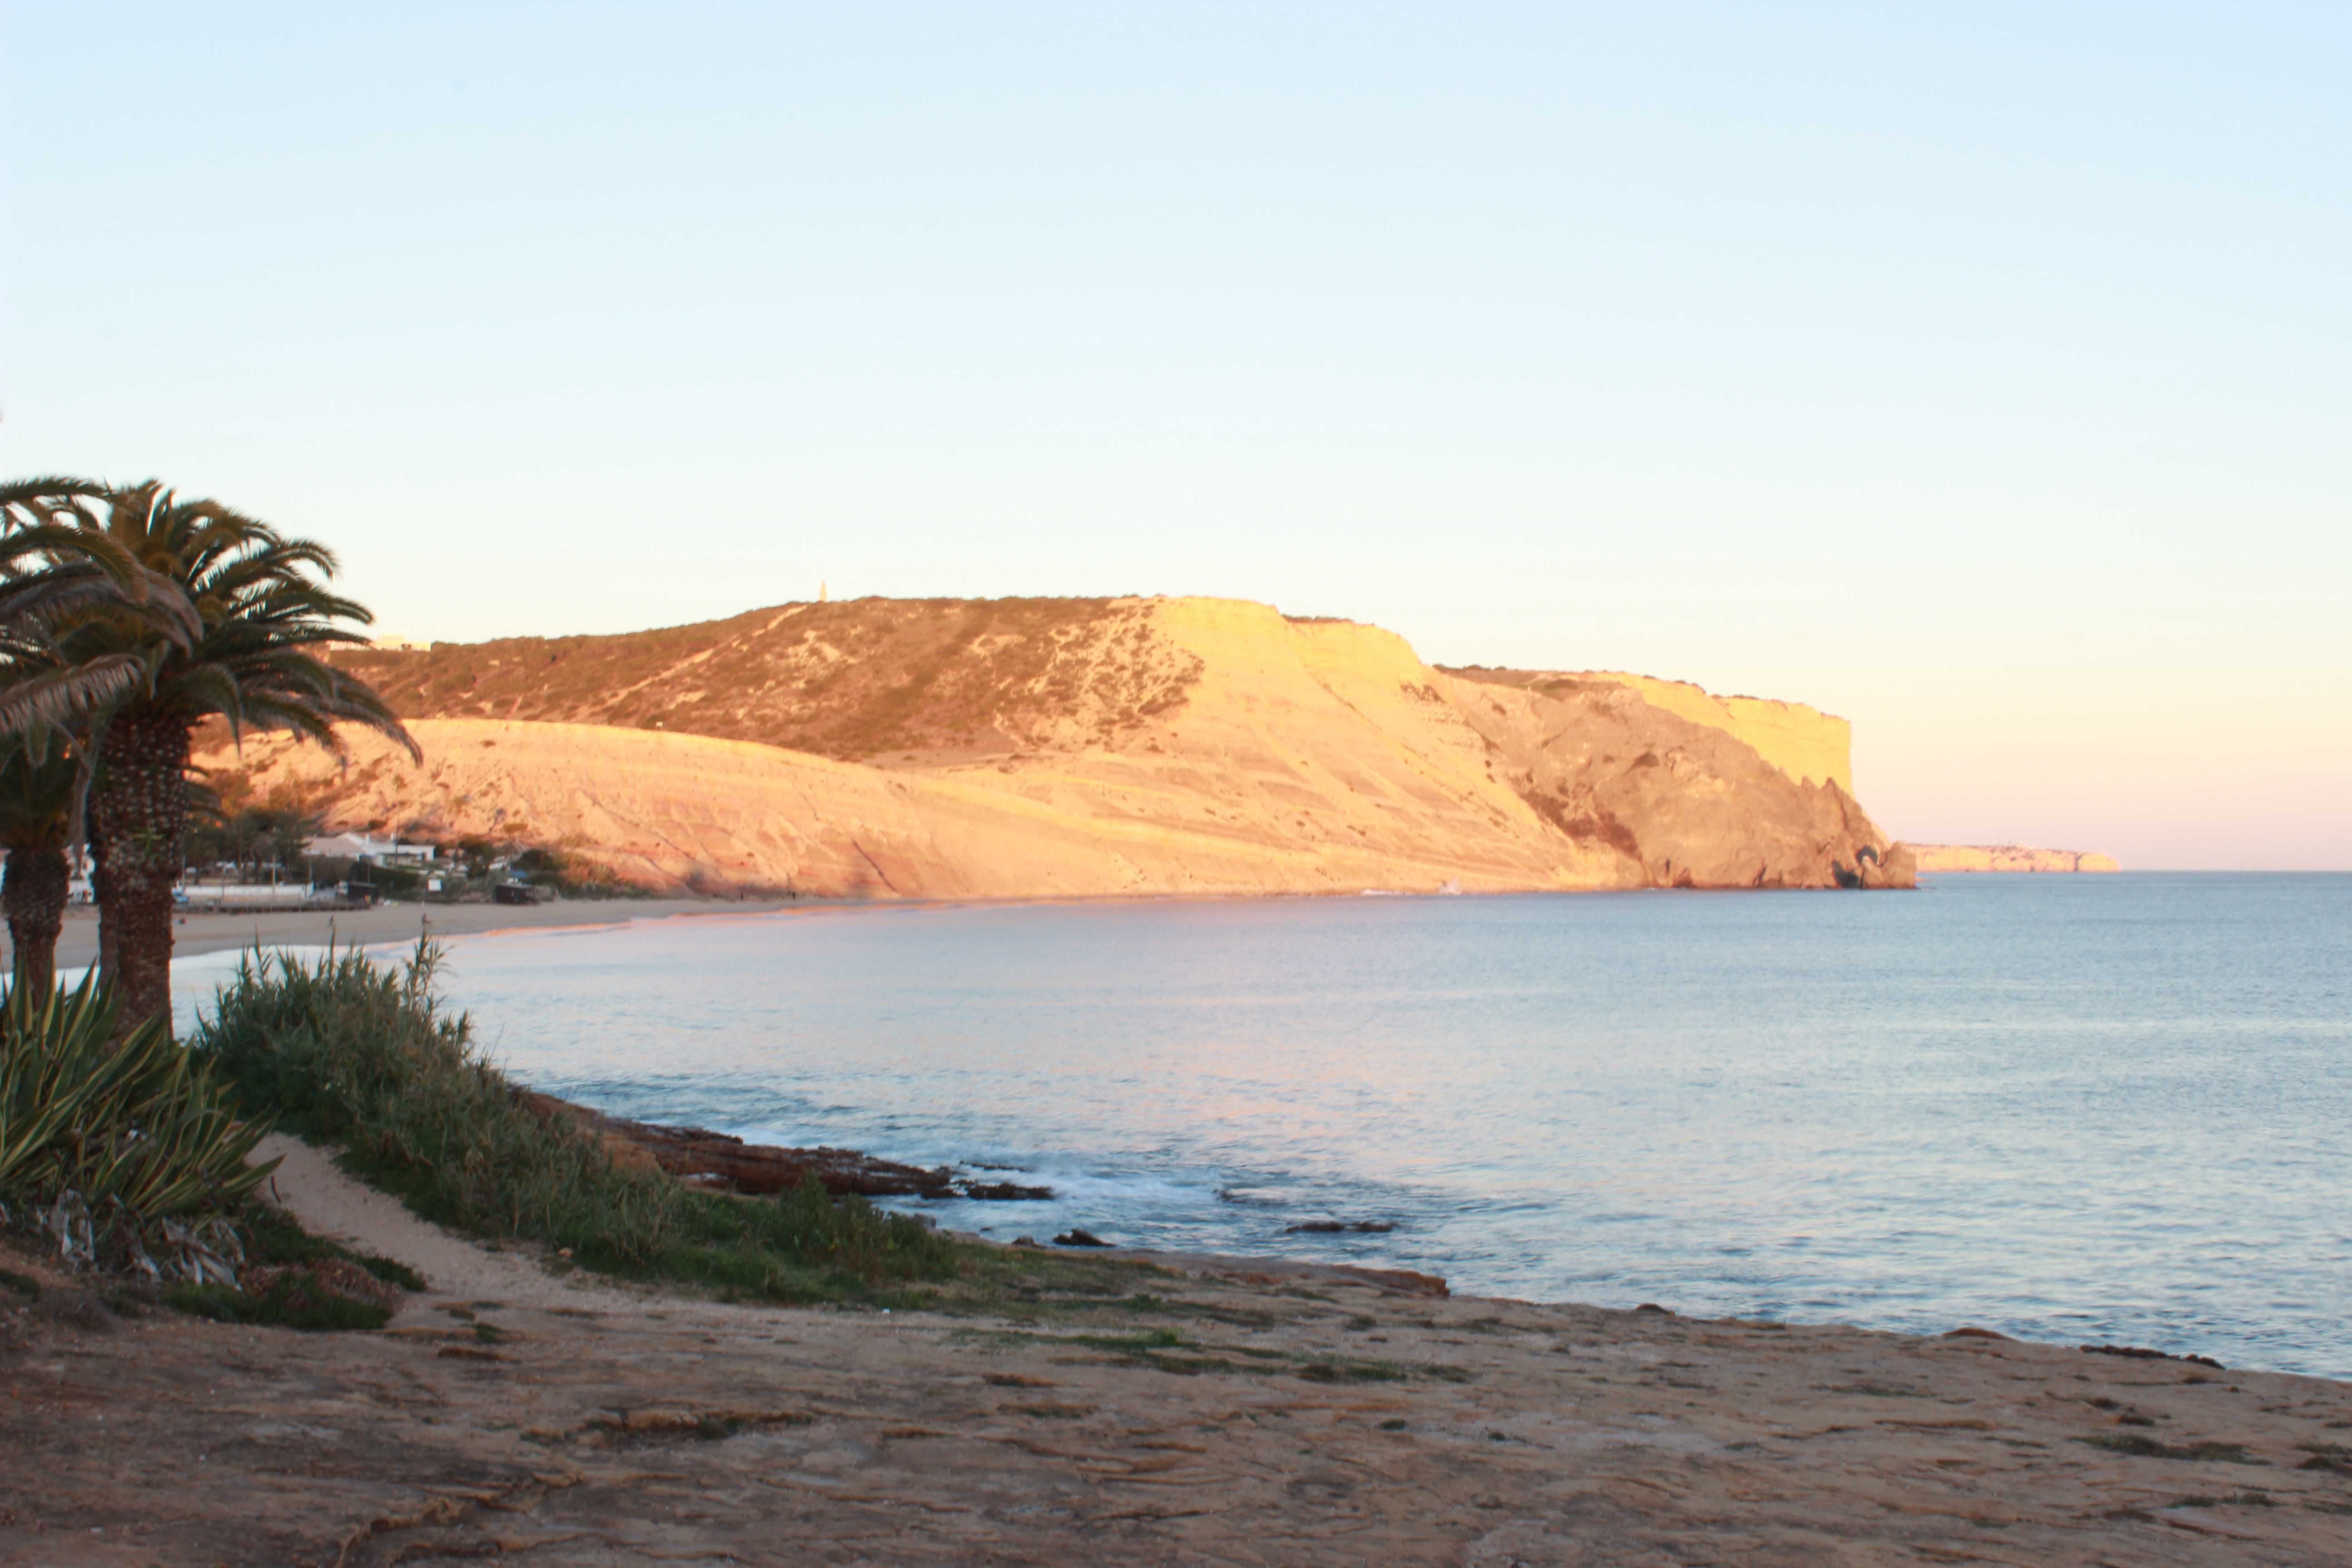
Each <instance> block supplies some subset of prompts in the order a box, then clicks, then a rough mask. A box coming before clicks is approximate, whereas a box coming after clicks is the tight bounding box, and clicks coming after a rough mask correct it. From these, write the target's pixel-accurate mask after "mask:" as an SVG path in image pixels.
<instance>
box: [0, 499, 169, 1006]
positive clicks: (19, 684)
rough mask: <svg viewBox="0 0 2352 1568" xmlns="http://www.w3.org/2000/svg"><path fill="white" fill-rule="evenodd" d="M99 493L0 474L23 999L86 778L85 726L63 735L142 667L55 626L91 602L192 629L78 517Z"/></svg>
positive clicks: (6, 722) (1, 731) (144, 573)
mask: <svg viewBox="0 0 2352 1568" xmlns="http://www.w3.org/2000/svg"><path fill="white" fill-rule="evenodd" d="M103 492H104V487H102V486H100V485H98V484H97V483H95V482H94V481H91V480H88V479H21V480H16V481H13V482H10V483H5V484H0V848H5V850H6V851H7V857H8V860H7V870H6V872H5V875H0V911H5V915H6V918H7V921H8V937H9V947H10V951H11V952H12V953H13V954H14V958H15V963H16V971H17V976H18V978H17V983H16V989H17V990H18V991H19V992H21V993H22V994H25V995H26V997H27V998H28V999H29V1000H31V1001H33V1002H36V1003H37V1002H40V1001H42V1000H44V999H45V998H46V997H47V994H48V993H49V989H50V986H51V984H52V982H53V981H54V979H55V976H56V964H57V944H58V932H59V931H61V930H62V929H63V926H64V923H65V911H66V901H67V897H68V889H69V886H70V883H71V872H70V870H69V868H68V861H67V856H66V848H67V845H68V842H78V841H79V838H80V834H79V826H80V823H81V812H80V805H81V801H82V798H83V795H85V793H86V792H87V789H88V785H89V758H90V752H89V743H88V737H87V734H86V733H85V734H82V735H80V736H79V743H77V739H78V737H77V733H76V731H77V730H78V729H80V728H82V727H84V726H86V725H87V723H88V721H89V719H90V718H91V717H92V716H93V715H94V714H95V713H96V712H97V711H98V710H100V709H101V708H102V707H104V706H105V705H106V704H107V703H109V702H110V701H113V700H118V699H120V698H122V697H124V696H126V695H128V694H129V693H131V691H132V690H133V689H136V688H137V687H138V685H139V684H140V683H141V681H142V679H145V676H146V672H147V664H146V661H145V660H144V659H143V658H140V657H139V656H138V655H136V654H133V653H129V652H117V653H111V654H105V653H101V654H100V655H98V656H96V657H93V658H89V659H87V660H84V661H79V662H77V661H75V660H73V659H70V658H67V657H65V656H64V655H63V654H61V653H60V651H59V649H58V646H57V642H56V634H57V631H58V628H59V627H60V626H66V625H69V624H71V623H73V622H74V621H75V620H76V619H77V617H79V616H83V615H86V614H88V613H89V612H91V611H92V610H95V609H99V608H104V609H107V610H109V611H111V612H114V613H116V614H119V615H121V616H123V617H125V618H126V620H127V621H131V622H139V623H142V624H144V625H146V626H148V627H149V629H150V630H151V631H152V632H153V633H154V634H155V635H157V636H158V637H161V638H162V639H163V641H164V642H166V643H170V644H174V645H177V646H181V647H184V646H186V645H187V644H188V643H189V642H190V641H191V640H192V639H193V637H194V633H195V630H196V617H195V611H194V606H192V605H189V603H188V602H187V599H186V597H185V596H184V595H183V594H181V592H180V591H179V589H178V587H177V586H176V585H174V584H172V583H171V582H170V581H169V580H168V579H164V578H162V577H158V576H156V575H155V574H152V573H151V572H149V571H148V570H147V569H146V568H145V567H143V566H142V565H141V564H140V563H137V562H134V561H133V560H131V557H130V556H128V555H127V554H125V553H124V552H122V550H121V548H120V547H119V546H118V545H117V544H116V543H115V542H114V541H113V540H112V539H111V538H110V537H109V536H107V535H106V534H104V533H103V532H100V531H96V530H95V529H94V528H93V527H92V526H91V525H92V524H94V523H95V521H96V520H97V519H96V510H95V507H94V504H93V503H94V502H95V501H96V500H99V499H100V497H101V496H102V495H103Z"/></svg>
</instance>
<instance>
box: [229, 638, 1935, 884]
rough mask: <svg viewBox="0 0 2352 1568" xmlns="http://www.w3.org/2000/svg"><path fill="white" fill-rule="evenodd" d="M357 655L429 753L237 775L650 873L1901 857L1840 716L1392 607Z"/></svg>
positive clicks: (954, 876) (1601, 874)
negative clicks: (1449, 647)
mask: <svg viewBox="0 0 2352 1568" xmlns="http://www.w3.org/2000/svg"><path fill="white" fill-rule="evenodd" d="M352 663H353V665H354V667H355V668H358V669H359V670H360V671H361V672H362V673H363V674H365V675H367V676H368V677H369V679H372V680H374V681H375V682H377V683H378V684H379V686H380V687H381V689H383V691H384V692H385V694H386V696H387V697H388V698H390V699H391V700H393V701H394V704H395V705H396V706H398V707H399V708H400V709H401V710H402V711H403V713H404V715H405V716H407V717H408V718H409V721H410V725H411V728H412V729H413V731H415V735H416V737H417V739H418V741H419V742H421V743H422V744H423V746H424V747H425V763H424V764H423V766H422V767H421V768H416V767H411V766H410V765H409V764H408V763H406V762H405V760H404V758H402V757H400V756H398V755H397V754H395V753H394V752H392V751H390V750H389V749H388V748H386V747H384V746H383V745H381V744H378V743H376V742H373V741H371V740H369V739H368V738H366V737H364V736H352V737H351V738H350V743H351V747H352V762H351V763H350V765H349V766H348V767H345V766H342V765H341V764H339V763H337V762H335V761H334V760H333V759H331V758H330V757H328V756H327V755H326V754H325V753H323V752H319V751H317V750H315V749H305V748H300V747H297V746H295V745H294V744H293V743H292V742H289V741H286V740H284V739H282V738H280V739H268V738H265V739H261V740H256V741H248V742H247V746H246V748H245V752H244V754H243V757H242V759H239V758H238V757H237V756H236V754H234V753H232V752H227V751H225V750H216V751H215V752H210V753H208V754H207V756H206V759H205V761H206V764H207V765H208V766H211V767H214V768H216V769H221V770H224V771H225V773H226V777H225V779H224V781H223V784H224V787H226V788H229V789H231V790H232V791H233V792H234V791H253V792H259V793H262V794H268V793H271V792H282V791H290V792H292V793H294V794H297V795H305V796H309V797H311V798H313V799H315V800H316V801H317V802H319V803H320V805H322V807H323V808H324V809H325V811H326V813H327V815H328V816H329V819H330V820H331V822H332V823H334V824H336V825H338V826H344V825H356V826H367V825H373V826H379V827H386V828H392V829H395V830H398V831H403V832H407V833H411V834H416V835H422V836H427V837H441V838H447V839H454V838H459V837H488V838H493V839H499V840H505V841H512V842H519V843H529V844H540V845H546V846H550V847H561V848H562V849H564V850H566V851H567V852H569V853H572V854H573V855H576V856H578V857H581V858H584V859H586V860H589V861H592V862H593V863H595V864H598V865H602V866H604V867H606V868H609V869H610V870H611V871H612V872H614V874H616V875H618V876H621V877H623V878H625V879H629V880H631V881H635V882H638V883H641V884H644V885H646V886H649V887H659V888H680V887H687V888H698V889H708V890H722V889H784V888H790V889H795V890H798V891H801V892H804V893H809V894H816V895H823V896H831V897H839V896H863V897H901V898H915V897H1036V896H1074V895H1099V894H1119V893H1188V892H1189V893H1251V892H1346V891H1355V890H1360V889H1439V888H1443V887H1446V886H1449V885H1451V886H1457V887H1459V888H1461V889H1465V890H1470V889H1601V888H1633V887H1652V886H1659V887H1666V886H1691V887H1755V886H1767V887H1770V886H1789V887H1831V886H1836V885H1840V884H1841V882H1853V881H1857V880H1863V881H1868V882H1871V883H1874V884H1875V883H1878V882H1882V881H1885V880H1890V879H1891V880H1895V881H1898V882H1899V881H1901V880H1903V878H1902V877H1901V875H1900V874H1899V873H1895V871H1894V870H1893V868H1892V867H1891V866H1890V864H1889V861H1888V859H1887V858H1886V852H1887V850H1888V848H1889V847H1888V845H1887V844H1886V842H1885V839H1884V837H1883V836H1881V835H1880V834H1879V832H1878V831H1877V829H1876V828H1875V826H1873V825H1872V824H1871V822H1870V820H1869V818H1868V817H1867V816H1865V815H1864V813H1863V812H1862V810H1861V808H1860V807H1859V806H1858V805H1855V804H1854V802H1853V799H1852V798H1851V796H1850V795H1848V794H1847V793H1846V791H1845V788H1844V785H1843V781H1844V780H1845V779H1846V778H1848V777H1849V776H1850V773H1849V768H1848V763H1847V762H1846V757H1845V743H1844V742H1845V734H1846V730H1845V724H1844V721H1843V720H1838V719H1833V718H1830V717H1828V716H1826V715H1822V714H1818V713H1815V712H1813V711H1812V710H1810V709H1805V708H1801V707H1797V706H1792V705H1789V704H1782V703H1774V702H1766V701H1762V700H1755V699H1734V700H1727V701H1725V700H1717V699H1714V698H1711V697H1709V696H1707V695H1706V693H1704V692H1701V691H1699V690H1698V689H1696V688H1694V687H1686V686H1677V685H1671V684H1669V683H1664V682H1649V681H1645V680H1643V679H1641V678H1635V677H1625V676H1614V675H1612V676H1561V675H1553V674H1548V673H1543V672H1520V671H1476V670H1473V671H1464V672H1459V673H1454V672H1448V671H1444V670H1440V669H1435V668H1431V667H1430V666H1428V665H1426V664H1424V663H1423V661H1422V660H1421V658H1419V656H1418V655H1416V654H1415V653H1414V652H1413V650H1412V647H1410V646H1409V645H1407V644H1406V643H1405V641H1404V640H1403V639H1402V637H1396V636H1395V635H1393V634H1392V633H1389V632H1385V631H1382V630H1381V629H1379V628H1377V627H1373V626H1360V625H1357V624H1355V623H1352V622H1345V621H1298V620H1290V619H1287V618H1286V617H1284V616H1281V615H1279V614H1277V613H1276V611H1274V610H1272V609H1271V608H1269V607H1267V606H1265V605H1255V604H1249V603H1245V602H1243V601H1238V600H1217V599H1123V600H1052V601H1014V602H1011V603H1009V604H1007V603H989V602H972V601H952V600H951V601H925V602H906V601H857V602H855V603H852V604H848V605H787V606H783V607H781V608H779V609H776V610H772V611H761V612H757V613H755V614H753V615H751V616H740V617H737V618H736V619H735V620H732V621H728V622H716V623H711V624H709V625H708V626H689V627H678V628H671V629H669V630H666V631H662V632H652V633H642V634H635V635H633V636H630V637H610V638H574V639H568V640H566V641H565V642H562V643H560V644H550V643H542V642H538V641H535V640H532V639H520V640H518V641H514V642H508V643H493V644H486V645H479V646H477V647H451V646H447V645H444V646H443V647H436V648H435V649H433V650H432V651H431V652H429V653H422V654H420V653H413V652H411V653H389V652H371V653H369V654H367V655H364V656H361V657H358V658H354V659H353V660H352ZM623 720H625V721H628V722H626V723H622V722H616V721H623ZM583 721H586V722H583ZM793 742H798V743H797V744H794V743H793ZM1768 753H1769V754H1768ZM1816 773H1818V774H1820V775H1822V776H1819V777H1816V776H1814V775H1815V774H1816Z"/></svg>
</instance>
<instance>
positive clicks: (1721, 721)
mask: <svg viewBox="0 0 2352 1568" xmlns="http://www.w3.org/2000/svg"><path fill="white" fill-rule="evenodd" d="M1448 673H1449V674H1454V675H1458V676H1461V677H1463V678H1464V679H1469V680H1477V681H1483V682H1486V684H1489V685H1499V686H1522V687H1528V688H1532V689H1537V690H1539V691H1557V690H1559V689H1563V688H1570V689H1576V688H1585V687H1590V686H1592V685H1595V684H1600V685H1609V686H1622V687H1626V688H1629V689H1632V690H1633V691H1634V692H1635V693H1636V694H1638V695H1639V696H1640V697H1641V699H1642V700H1643V701H1645V702H1647V703H1649V704H1650V705H1651V706H1652V707H1654V708H1663V709H1664V710H1666V711H1667V712H1669V713H1672V714H1674V715H1675V717H1677V718H1681V719H1687V720H1689V721H1691V722H1692V723H1694V724H1700V725H1704V726H1705V727H1706V728H1707V729H1710V730H1720V731H1723V732H1724V733H1726V734H1727V735H1729V736H1731V737H1732V739H1734V740H1736V741H1738V742H1740V743H1741V744H1743V745H1746V746H1748V747H1751V748H1752V749H1753V750H1754V751H1755V752H1756V754H1757V755H1758V756H1759V757H1762V758H1763V759H1764V760H1765V761H1766V762H1768V763H1771V764H1772V765H1773V766H1774V767H1776V768H1778V769H1780V771H1781V772H1782V773H1786V774H1788V775H1789V776H1790V778H1792V779H1795V780H1796V781H1797V782H1798V783H1800V784H1835V785H1837V786H1838V788H1840V789H1842V790H1844V791H1845V792H1846V793H1847V794H1849V795H1851V794H1853V725H1852V724H1849V723H1848V722H1846V721H1844V720H1843V719H1841V718H1839V717H1838V716H1837V715H1836V714H1834V713H1824V712H1822V710H1820V709H1818V708H1811V707H1808V706H1807V705H1806V704H1804V703H1802V702H1782V701H1780V700H1777V699H1774V698H1769V697H1717V696H1716V695H1714V694H1713V693H1712V692H1709V691H1706V690H1705V689H1702V688H1700V687H1696V686H1694V685H1692V684H1691V683H1690V682H1689V681H1687V680H1660V679H1657V678H1656V677H1655V676H1649V675H1628V674H1625V673H1624V672H1623V671H1622V670H1614V669H1593V670H1582V671H1579V672H1576V673H1573V674H1570V673H1566V672H1563V671H1559V670H1528V669H1487V668H1469V669H1457V670H1451V671H1448Z"/></svg>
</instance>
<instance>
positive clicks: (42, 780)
mask: <svg viewBox="0 0 2352 1568" xmlns="http://www.w3.org/2000/svg"><path fill="white" fill-rule="evenodd" d="M80 773H81V764H80V762H79V759H78V758H76V757H75V756H74V755H73V754H72V753H71V752H68V750H67V749H66V747H65V746H64V745H63V744H62V743H58V742H54V741H53V740H52V739H51V738H49V737H46V736H42V735H38V734H33V735H23V734H18V735H7V736H0V847H5V849H6V850H7V851H8V868H7V870H6V872H5V874H0V912H5V914H6V916H7V919H8V947H9V951H10V952H12V953H13V954H14V955H15V958H16V987H15V988H16V990H17V991H20V992H22V993H23V994H24V995H25V997H26V1000H27V1001H28V1002H30V1003H32V1004H33V1005H36V1006H37V1005H40V1004H41V1003H43V1002H46V1001H47V999H48V994H49V989H50V987H51V985H52V984H54V983H55V981H56V978H57V968H58V932H59V931H62V930H63V929H64V927H65V918H66V900H67V896H68V892H69V890H70V889H71V885H72V880H73V871H72V868H71V866H70V865H69V863H68V860H67V858H66V844H67V842H68V840H69V839H70V838H71V837H73V825H74V808H75V806H76V805H79V802H80V799H81V779H80Z"/></svg>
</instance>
